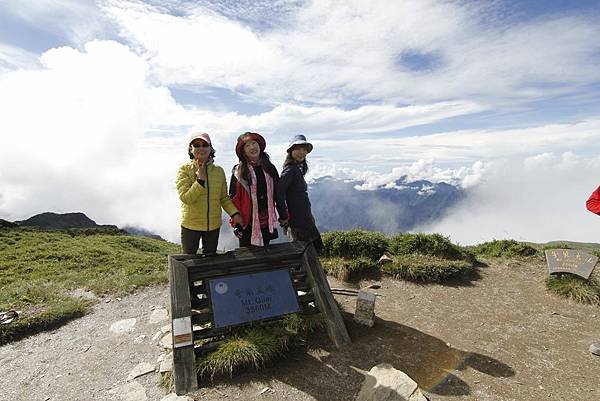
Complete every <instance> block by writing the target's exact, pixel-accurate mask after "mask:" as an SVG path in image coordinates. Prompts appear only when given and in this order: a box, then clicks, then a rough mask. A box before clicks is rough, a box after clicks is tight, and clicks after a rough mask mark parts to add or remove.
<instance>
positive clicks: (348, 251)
mask: <svg viewBox="0 0 600 401" xmlns="http://www.w3.org/2000/svg"><path fill="white" fill-rule="evenodd" d="M322 237H323V244H324V249H323V256H326V257H345V258H350V259H352V258H359V257H363V258H368V259H372V260H378V259H379V258H380V257H381V255H383V253H384V252H385V251H386V250H387V248H388V245H389V240H388V238H387V237H386V236H385V235H383V234H382V233H379V232H374V231H366V230H351V231H328V232H326V233H324V234H323V235H322Z"/></svg>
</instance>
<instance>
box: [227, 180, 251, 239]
mask: <svg viewBox="0 0 600 401" xmlns="http://www.w3.org/2000/svg"><path fill="white" fill-rule="evenodd" d="M232 187H233V188H230V193H231V192H233V191H232V190H235V192H233V193H234V194H235V195H234V196H233V198H231V202H232V203H233V204H234V205H235V207H236V208H237V210H238V211H239V212H240V215H241V216H242V221H243V222H244V224H243V227H244V228H246V227H248V224H250V222H251V221H252V198H251V197H250V194H249V193H248V191H247V190H246V188H244V186H243V185H242V183H241V182H239V181H238V180H235V182H234V181H233V178H232ZM229 225H231V227H233V225H234V224H233V219H232V218H229Z"/></svg>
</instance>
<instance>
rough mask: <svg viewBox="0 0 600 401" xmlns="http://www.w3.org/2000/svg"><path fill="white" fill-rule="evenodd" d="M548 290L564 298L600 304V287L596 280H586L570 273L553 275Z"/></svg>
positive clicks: (549, 279) (549, 280) (550, 277)
mask: <svg viewBox="0 0 600 401" xmlns="http://www.w3.org/2000/svg"><path fill="white" fill-rule="evenodd" d="M546 288H547V289H548V290H550V291H552V292H554V293H556V294H558V295H560V296H562V297H565V298H568V299H571V300H573V301H576V302H580V303H586V304H596V305H598V304H600V285H599V283H598V282H597V281H596V280H594V279H591V278H590V279H589V280H585V279H583V278H582V277H578V276H576V275H574V274H570V273H560V274H551V275H550V276H549V277H548V278H547V279H546Z"/></svg>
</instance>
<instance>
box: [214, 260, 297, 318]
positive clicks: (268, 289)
mask: <svg viewBox="0 0 600 401" xmlns="http://www.w3.org/2000/svg"><path fill="white" fill-rule="evenodd" d="M208 284H209V289H210V301H211V305H212V312H213V322H214V325H215V327H226V326H233V325H238V324H241V323H246V322H251V321H254V320H261V319H267V318H271V317H276V316H281V315H287V314H289V313H294V312H298V311H299V310H300V307H299V305H298V298H297V295H296V291H295V290H294V287H293V286H292V280H291V278H290V273H289V271H288V270H287V269H279V270H273V271H268V272H260V273H251V274H243V275H239V276H229V277H220V278H215V279H211V280H208Z"/></svg>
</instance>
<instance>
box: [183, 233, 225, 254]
mask: <svg viewBox="0 0 600 401" xmlns="http://www.w3.org/2000/svg"><path fill="white" fill-rule="evenodd" d="M200 239H202V254H204V255H215V254H216V253H217V245H218V243H219V229H218V228H217V229H216V230H212V231H196V230H190V229H189V228H185V227H181V250H182V252H183V253H186V254H195V253H197V252H198V248H199V246H200Z"/></svg>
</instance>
